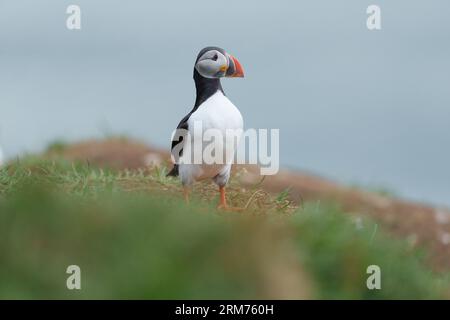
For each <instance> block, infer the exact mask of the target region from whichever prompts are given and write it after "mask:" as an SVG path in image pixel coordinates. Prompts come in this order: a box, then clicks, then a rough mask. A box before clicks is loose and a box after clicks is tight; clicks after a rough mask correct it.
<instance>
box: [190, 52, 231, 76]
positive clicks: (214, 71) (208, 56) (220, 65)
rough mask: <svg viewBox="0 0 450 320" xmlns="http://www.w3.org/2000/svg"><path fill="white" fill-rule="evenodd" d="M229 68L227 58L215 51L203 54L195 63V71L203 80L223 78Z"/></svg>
mask: <svg viewBox="0 0 450 320" xmlns="http://www.w3.org/2000/svg"><path fill="white" fill-rule="evenodd" d="M228 66H229V60H228V58H227V57H226V56H225V55H224V54H223V53H221V52H219V51H217V50H210V51H207V52H205V53H204V54H203V55H202V56H201V57H200V58H199V59H198V61H197V64H196V65H195V69H196V70H197V71H198V73H200V74H201V75H202V76H203V77H205V78H211V79H212V78H220V77H223V76H225V74H226V72H227V69H228Z"/></svg>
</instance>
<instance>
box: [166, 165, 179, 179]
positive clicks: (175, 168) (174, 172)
mask: <svg viewBox="0 0 450 320" xmlns="http://www.w3.org/2000/svg"><path fill="white" fill-rule="evenodd" d="M166 177H178V165H177V164H174V165H173V168H172V170H170V171H169V173H168V174H167V175H166Z"/></svg>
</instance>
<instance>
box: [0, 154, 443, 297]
mask: <svg viewBox="0 0 450 320" xmlns="http://www.w3.org/2000/svg"><path fill="white" fill-rule="evenodd" d="M165 173H166V169H165V168H153V169H145V170H140V171H133V172H131V171H121V172H117V171H112V170H101V169H98V168H93V167H91V166H89V165H88V164H72V163H69V162H65V161H63V160H55V161H45V160H40V159H37V158H27V159H25V160H23V161H20V162H15V163H12V164H11V165H9V166H7V167H4V168H2V169H0V235H1V240H2V241H0V298H12V299H16V298H25V299H28V298H51V299H53V298H56V299H57V298H150V299H151V298H158V299H162V298H178V299H185V298H189V299H191V298H206V299H215V298H233V299H244V298H247V299H262V298H329V299H338V298H342V299H378V298H384V299H401V298H404V299H410V298H419V299H420V298H445V297H446V292H448V291H447V290H448V284H449V282H448V276H446V275H436V274H433V273H432V272H431V271H430V270H429V269H428V268H427V267H426V266H425V265H424V264H423V262H422V258H423V255H424V254H425V253H423V252H416V251H414V250H413V249H411V248H410V246H408V244H406V242H405V243H403V242H402V241H400V240H394V239H391V238H390V237H388V236H386V235H385V234H384V233H383V231H382V230H379V229H377V230H376V232H374V230H375V226H376V225H375V224H374V223H373V222H371V221H369V220H366V219H365V220H363V228H356V227H355V224H354V222H353V220H352V218H351V216H349V215H347V214H345V213H343V212H342V210H341V209H340V208H339V206H338V205H336V204H333V203H331V204H330V203H326V202H325V203H306V204H305V205H304V206H303V207H302V208H296V207H295V206H293V205H292V204H291V203H290V202H289V201H288V200H287V192H288V191H286V192H283V193H280V194H279V195H278V196H274V197H271V196H270V195H268V194H267V193H265V192H263V191H261V190H259V189H257V188H253V189H244V188H242V187H241V186H240V185H239V184H237V183H236V182H233V183H232V184H231V186H230V188H229V189H230V192H229V199H230V201H231V202H232V204H233V205H235V206H241V207H245V208H246V209H245V210H244V211H243V212H239V213H238V212H224V211H218V210H216V209H215V204H216V201H217V195H216V193H217V192H216V190H215V187H214V186H212V185H210V184H198V185H197V186H196V188H195V191H194V194H196V195H197V196H194V197H193V200H192V202H191V204H190V205H186V204H185V203H184V202H183V201H182V197H181V189H180V187H179V185H178V182H177V181H176V180H175V179H172V178H167V177H166V176H165ZM235 180H236V179H235ZM73 264H75V265H78V266H80V268H81V273H82V283H81V285H82V289H81V290H68V289H67V288H66V279H67V277H68V276H69V275H68V274H66V268H67V266H69V265H73ZM372 264H376V265H379V266H380V267H381V271H382V289H381V290H368V289H367V287H366V279H367V277H368V275H367V274H366V268H367V267H368V266H369V265H372Z"/></svg>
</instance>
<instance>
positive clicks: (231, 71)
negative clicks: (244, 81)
mask: <svg viewBox="0 0 450 320" xmlns="http://www.w3.org/2000/svg"><path fill="white" fill-rule="evenodd" d="M229 56H230V62H231V65H230V66H229V67H228V71H227V74H226V76H227V77H230V78H243V77H244V69H242V65H241V63H240V62H239V60H238V59H236V58H235V57H233V56H232V55H231V54H230V55H229Z"/></svg>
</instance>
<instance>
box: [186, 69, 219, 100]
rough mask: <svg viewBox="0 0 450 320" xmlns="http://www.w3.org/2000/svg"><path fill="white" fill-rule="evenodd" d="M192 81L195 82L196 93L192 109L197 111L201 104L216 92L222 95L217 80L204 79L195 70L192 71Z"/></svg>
mask: <svg viewBox="0 0 450 320" xmlns="http://www.w3.org/2000/svg"><path fill="white" fill-rule="evenodd" d="M194 81H195V89H196V91H197V97H196V99H195V105H194V109H197V108H198V107H199V106H200V105H201V104H202V103H203V102H205V101H206V100H207V99H208V98H209V97H211V96H212V95H213V94H215V93H216V92H217V91H219V90H220V91H221V92H222V93H224V92H223V89H222V85H221V84H220V79H219V78H214V79H209V78H205V77H203V76H201V75H200V73H198V71H197V70H196V69H194ZM224 94H225V93H224Z"/></svg>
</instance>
